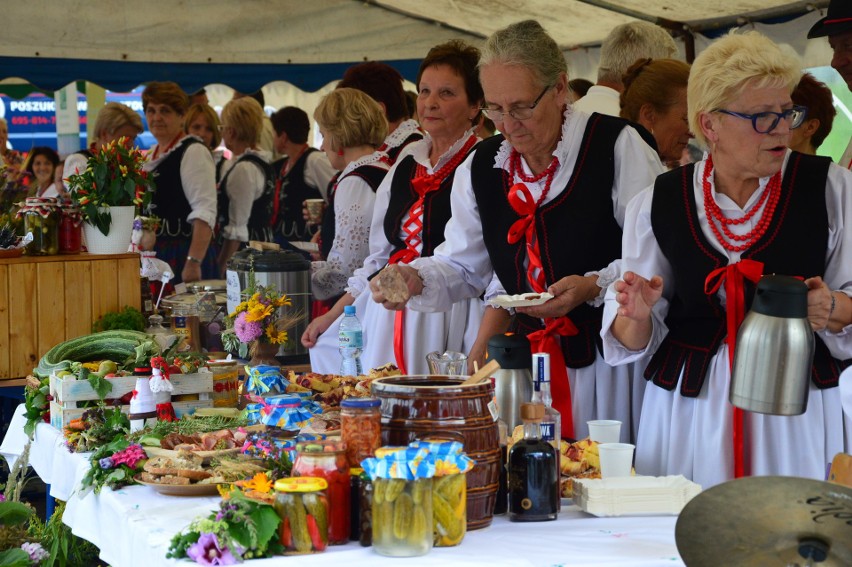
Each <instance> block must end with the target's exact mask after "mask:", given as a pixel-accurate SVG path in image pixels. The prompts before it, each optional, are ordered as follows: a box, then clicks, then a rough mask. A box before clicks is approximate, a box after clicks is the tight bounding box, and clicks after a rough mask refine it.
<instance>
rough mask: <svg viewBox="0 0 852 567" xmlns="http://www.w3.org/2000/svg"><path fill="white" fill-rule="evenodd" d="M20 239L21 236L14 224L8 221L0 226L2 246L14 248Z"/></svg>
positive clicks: (0, 242) (0, 246)
mask: <svg viewBox="0 0 852 567" xmlns="http://www.w3.org/2000/svg"><path fill="white" fill-rule="evenodd" d="M18 240H20V237H19V236H18V233H17V232H16V230H15V227H14V226H12V225H11V224H10V223H8V222H7V223H5V224H3V226H0V248H12V247H13V246H15V245H16V244H18Z"/></svg>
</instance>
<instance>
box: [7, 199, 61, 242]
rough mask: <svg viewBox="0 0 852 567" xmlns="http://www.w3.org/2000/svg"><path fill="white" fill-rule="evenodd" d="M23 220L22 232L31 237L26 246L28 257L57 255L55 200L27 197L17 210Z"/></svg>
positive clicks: (56, 210)
mask: <svg viewBox="0 0 852 567" xmlns="http://www.w3.org/2000/svg"><path fill="white" fill-rule="evenodd" d="M17 215H18V217H19V218H20V217H23V218H24V232H25V233H27V232H30V233H32V235H33V239H32V242H30V243H29V244H27V255H28V256H51V255H54V254H59V208H58V207H57V200H56V199H53V198H50V197H27V199H26V201H24V206H23V207H21V208H20V209H19V210H18V213H17Z"/></svg>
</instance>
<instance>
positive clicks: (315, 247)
mask: <svg viewBox="0 0 852 567" xmlns="http://www.w3.org/2000/svg"><path fill="white" fill-rule="evenodd" d="M290 244H292V245H293V246H294V247H296V248H298V249H299V250H301V251H302V252H319V244H317V243H316V242H291V243H290Z"/></svg>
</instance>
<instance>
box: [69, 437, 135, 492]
mask: <svg viewBox="0 0 852 567" xmlns="http://www.w3.org/2000/svg"><path fill="white" fill-rule="evenodd" d="M126 435H127V431H125V432H123V433H121V434H118V435H117V436H116V437H115V438H114V439H113V440H112V441H110V442H109V443H107V444H105V445H102V446H101V447H100V448H98V449H97V450H95V452H94V453H92V456H91V458H90V459H91V460H90V461H89V470H88V471H87V472H86V475H85V476H84V477H83V480H81V481H80V494H81V495H85V494H86V493H88V492H89V491H90V490H94V491H95V494H97V493H99V492H100V491H101V488H103V487H104V486H108V487H110V488H112V489H113V490H116V489H118V488H121V487H123V486H127V485H128V484H131V483H132V482H133V475H135V474H136V473H138V472H141V471H142V467H143V466H144V465H145V462H146V461H147V460H148V459H147V455H146V454H145V451H144V450H143V449H142V447H141V446H140V445H137V444H135V443H134V444H131V443H130V441H128V440H127V438H126Z"/></svg>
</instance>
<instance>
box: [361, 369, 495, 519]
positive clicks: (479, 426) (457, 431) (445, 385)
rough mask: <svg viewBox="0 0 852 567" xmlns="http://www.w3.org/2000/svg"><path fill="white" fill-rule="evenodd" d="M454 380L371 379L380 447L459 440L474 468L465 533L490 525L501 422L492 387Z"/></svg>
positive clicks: (426, 378)
mask: <svg viewBox="0 0 852 567" xmlns="http://www.w3.org/2000/svg"><path fill="white" fill-rule="evenodd" d="M463 380H464V378H463V377H462V378H460V377H452V376H428V375H423V376H391V377H387V378H379V379H377V380H373V382H372V391H373V395H374V396H375V397H377V398H379V399H380V400H381V402H382V443H383V444H385V445H407V444H408V443H410V442H411V441H414V440H415V439H418V438H421V437H425V436H427V435H428V436H432V437H434V436H440V435H441V434H442V433H444V434H447V435H448V436H449V437H454V438H461V439H462V440H463V443H464V451H465V453H467V456H468V457H470V458H471V459H473V460H474V462H475V463H476V465H475V466H474V467H473V469H471V470H470V471H469V472H468V473H467V529H468V530H476V529H479V528H484V527H487V526H489V525H491V519H492V516H493V514H494V502H495V500H496V498H497V486H498V481H499V477H500V443H499V433H498V431H497V422H496V421H495V417H494V416H492V414H491V411H490V410H489V408H488V404H489V403H490V402H491V400H492V399H493V398H494V388H493V386H492V385H491V384H490V383H485V384H482V383H480V384H474V385H472V386H461V385H460V384H461V382H462V381H463Z"/></svg>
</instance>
